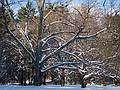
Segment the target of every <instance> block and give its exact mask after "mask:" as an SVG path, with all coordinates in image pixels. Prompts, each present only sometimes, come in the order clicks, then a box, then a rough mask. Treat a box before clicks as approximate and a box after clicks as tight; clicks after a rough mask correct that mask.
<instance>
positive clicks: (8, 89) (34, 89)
mask: <svg viewBox="0 0 120 90" xmlns="http://www.w3.org/2000/svg"><path fill="white" fill-rule="evenodd" d="M0 90H120V87H115V86H98V85H89V86H87V88H81V87H80V86H79V85H69V86H65V87H60V86H53V85H51V86H16V85H1V86H0Z"/></svg>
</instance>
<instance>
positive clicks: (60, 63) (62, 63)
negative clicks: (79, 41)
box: [41, 62, 81, 73]
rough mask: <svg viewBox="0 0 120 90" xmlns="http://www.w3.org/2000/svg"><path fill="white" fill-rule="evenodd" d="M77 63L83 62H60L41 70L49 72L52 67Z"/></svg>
mask: <svg viewBox="0 0 120 90" xmlns="http://www.w3.org/2000/svg"><path fill="white" fill-rule="evenodd" d="M69 64H70V65H76V64H81V62H58V64H55V65H52V66H50V67H48V68H46V69H44V70H41V72H44V73H45V72H47V71H48V70H50V69H53V68H57V67H58V66H63V65H69Z"/></svg>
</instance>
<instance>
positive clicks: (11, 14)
mask: <svg viewBox="0 0 120 90" xmlns="http://www.w3.org/2000/svg"><path fill="white" fill-rule="evenodd" d="M6 5H7V8H6V9H7V10H8V12H9V15H10V17H11V19H12V21H13V22H14V23H15V27H16V29H17V23H16V20H15V19H14V16H13V13H12V12H11V9H10V6H9V3H8V0H6ZM4 19H5V20H6V17H5V16H4ZM5 27H6V30H7V31H8V33H9V34H10V35H11V36H12V37H13V38H14V39H15V40H16V42H17V43H18V44H19V45H20V46H21V47H22V48H23V49H24V50H25V51H26V52H27V53H28V54H29V55H30V57H31V58H32V60H33V62H34V61H35V57H34V56H33V55H32V53H31V52H30V51H29V50H28V49H27V48H26V47H25V45H24V44H23V43H22V42H21V41H20V40H19V39H18V38H17V37H16V35H15V34H14V33H13V32H12V31H11V30H10V29H9V28H8V27H7V21H5Z"/></svg>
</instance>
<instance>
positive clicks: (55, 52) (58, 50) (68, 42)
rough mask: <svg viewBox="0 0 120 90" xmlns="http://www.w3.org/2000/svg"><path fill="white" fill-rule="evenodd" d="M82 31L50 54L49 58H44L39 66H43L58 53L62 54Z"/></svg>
mask: <svg viewBox="0 0 120 90" xmlns="http://www.w3.org/2000/svg"><path fill="white" fill-rule="evenodd" d="M80 31H81V30H79V31H78V32H77V33H76V35H74V36H73V37H72V38H71V39H70V40H69V41H67V42H66V43H64V44H63V45H62V46H60V47H59V48H57V49H56V50H54V51H53V52H52V53H50V54H49V55H48V56H46V57H45V58H43V59H42V60H41V61H40V62H39V64H42V63H43V62H45V61H47V60H48V59H49V58H50V57H51V56H52V55H55V54H57V53H58V52H60V51H61V50H62V49H63V48H65V47H66V46H68V45H69V44H70V43H71V42H73V41H74V40H75V39H76V37H77V36H78V35H79V33H80Z"/></svg>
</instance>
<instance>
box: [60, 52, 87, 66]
mask: <svg viewBox="0 0 120 90" xmlns="http://www.w3.org/2000/svg"><path fill="white" fill-rule="evenodd" d="M61 51H62V52H64V53H66V54H69V55H71V56H73V57H75V58H76V59H77V60H79V61H81V62H82V63H83V64H85V65H87V63H86V62H84V61H83V59H81V58H79V57H78V56H77V55H75V54H74V53H71V52H68V51H64V50H61Z"/></svg>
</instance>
